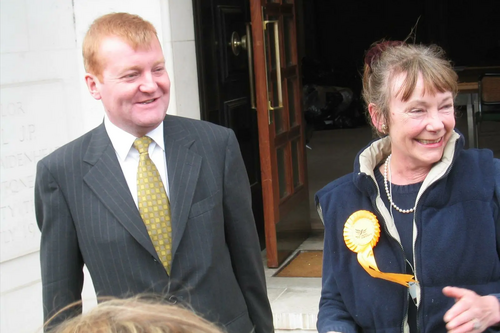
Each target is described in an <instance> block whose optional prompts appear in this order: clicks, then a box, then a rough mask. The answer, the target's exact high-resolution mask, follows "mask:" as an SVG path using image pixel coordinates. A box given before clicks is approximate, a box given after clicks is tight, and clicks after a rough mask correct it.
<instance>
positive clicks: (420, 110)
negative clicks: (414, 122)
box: [410, 109, 424, 114]
mask: <svg viewBox="0 0 500 333" xmlns="http://www.w3.org/2000/svg"><path fill="white" fill-rule="evenodd" d="M410 112H411V113H413V114H419V113H422V112H424V110H423V109H411V110H410Z"/></svg>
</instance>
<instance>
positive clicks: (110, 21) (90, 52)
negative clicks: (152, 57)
mask: <svg viewBox="0 0 500 333" xmlns="http://www.w3.org/2000/svg"><path fill="white" fill-rule="evenodd" d="M109 37H118V38H120V39H121V40H123V41H124V42H126V43H127V44H129V45H130V46H131V47H132V48H133V49H137V48H139V47H149V46H150V45H151V42H152V41H153V40H155V39H157V38H158V36H157V33H156V29H155V27H154V26H153V25H152V24H151V23H150V22H148V21H146V20H144V19H142V18H141V17H140V16H137V15H133V14H129V13H111V14H107V15H103V16H101V17H99V18H97V19H96V20H95V21H94V22H93V23H92V25H91V26H90V27H89V30H88V31H87V34H86V35H85V38H84V39H83V45H82V53H83V63H84V66H85V70H86V71H87V72H88V73H92V74H94V75H96V76H97V77H98V78H99V79H101V75H102V70H103V63H102V60H101V59H100V55H99V48H100V47H101V44H102V42H103V40H104V39H106V38H109Z"/></svg>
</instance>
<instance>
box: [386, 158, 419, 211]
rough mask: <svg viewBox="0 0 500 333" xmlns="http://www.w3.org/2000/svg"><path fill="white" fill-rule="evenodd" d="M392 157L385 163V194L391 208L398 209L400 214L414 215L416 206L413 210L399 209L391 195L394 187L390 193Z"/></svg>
mask: <svg viewBox="0 0 500 333" xmlns="http://www.w3.org/2000/svg"><path fill="white" fill-rule="evenodd" d="M391 156H392V154H390V155H389V156H388V157H387V159H386V160H385V163H384V187H385V193H387V198H389V202H390V203H391V206H392V207H394V209H396V210H397V211H398V212H400V213H403V214H409V213H413V212H414V211H415V206H413V208H410V209H401V208H399V207H398V206H396V204H395V203H394V201H392V195H391V192H392V187H391V191H389V185H387V169H389V173H390V168H391V167H390V165H389V164H390V163H391ZM391 186H392V183H391Z"/></svg>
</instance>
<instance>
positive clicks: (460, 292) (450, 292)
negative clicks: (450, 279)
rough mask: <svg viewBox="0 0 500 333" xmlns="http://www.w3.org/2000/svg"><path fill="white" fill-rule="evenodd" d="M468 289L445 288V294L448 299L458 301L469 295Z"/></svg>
mask: <svg viewBox="0 0 500 333" xmlns="http://www.w3.org/2000/svg"><path fill="white" fill-rule="evenodd" d="M467 291H468V290H467V289H464V288H458V287H444V288H443V294H444V295H445V296H447V297H453V298H454V299H455V300H456V301H458V300H459V299H461V298H462V297H464V296H465V294H466V293H467Z"/></svg>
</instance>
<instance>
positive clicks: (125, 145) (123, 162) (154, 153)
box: [104, 116, 170, 206]
mask: <svg viewBox="0 0 500 333" xmlns="http://www.w3.org/2000/svg"><path fill="white" fill-rule="evenodd" d="M104 127H105V128H106V132H107V133H108V136H109V139H110V140H111V144H112V145H113V148H114V149H115V153H116V157H118V161H119V162H120V166H121V168H122V171H123V175H124V176H125V180H126V181H127V185H128V188H129V189H130V193H131V194H132V197H133V198H134V201H135V204H136V206H137V168H138V167H139V152H138V151H137V149H135V148H134V146H133V144H134V141H135V139H137V138H136V137H135V136H133V135H132V134H130V133H128V132H125V131H124V130H122V129H121V128H119V127H117V126H116V125H115V124H113V123H112V122H111V121H110V120H109V118H108V117H107V116H105V117H104ZM146 136H149V137H150V138H151V139H152V140H153V141H152V142H151V144H150V145H149V150H148V152H149V157H150V158H151V160H152V161H153V163H154V164H155V165H156V168H157V169H158V172H159V173H160V177H161V180H162V182H163V186H165V191H166V193H167V196H168V197H169V198H170V191H169V189H168V172H167V159H166V156H165V141H164V140H163V122H162V123H161V124H160V125H158V127H156V128H155V129H154V130H152V131H151V132H149V133H147V134H146Z"/></svg>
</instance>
